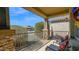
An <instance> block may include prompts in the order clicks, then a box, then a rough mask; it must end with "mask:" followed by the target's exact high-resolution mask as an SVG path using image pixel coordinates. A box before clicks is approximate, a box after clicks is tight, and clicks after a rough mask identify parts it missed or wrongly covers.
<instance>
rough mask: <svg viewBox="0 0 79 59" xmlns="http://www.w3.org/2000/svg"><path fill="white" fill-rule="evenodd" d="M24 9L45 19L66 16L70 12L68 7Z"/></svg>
mask: <svg viewBox="0 0 79 59" xmlns="http://www.w3.org/2000/svg"><path fill="white" fill-rule="evenodd" d="M24 9H27V10H29V11H32V12H34V13H36V14H37V15H40V16H42V17H44V18H50V17H52V16H56V15H60V14H66V13H68V12H69V8H68V7H24Z"/></svg>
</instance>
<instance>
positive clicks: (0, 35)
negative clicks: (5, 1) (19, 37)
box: [0, 7, 15, 51]
mask: <svg viewBox="0 0 79 59" xmlns="http://www.w3.org/2000/svg"><path fill="white" fill-rule="evenodd" d="M14 33H15V31H14V30H10V23H9V8H5V7H0V51H14V50H15V46H14V40H13V38H12V36H13V35H14Z"/></svg>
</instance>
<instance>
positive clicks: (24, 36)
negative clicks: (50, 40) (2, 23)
mask: <svg viewBox="0 0 79 59" xmlns="http://www.w3.org/2000/svg"><path fill="white" fill-rule="evenodd" d="M42 37H43V34H42V32H28V33H17V34H15V35H14V36H13V38H14V43H15V49H16V50H20V49H22V48H25V47H27V46H29V45H31V44H35V42H37V41H39V40H42Z"/></svg>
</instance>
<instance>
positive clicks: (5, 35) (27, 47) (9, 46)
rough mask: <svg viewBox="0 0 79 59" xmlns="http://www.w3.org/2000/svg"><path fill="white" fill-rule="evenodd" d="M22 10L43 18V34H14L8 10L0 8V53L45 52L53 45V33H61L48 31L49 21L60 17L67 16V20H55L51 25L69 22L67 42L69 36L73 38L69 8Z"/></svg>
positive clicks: (59, 33) (29, 8) (30, 8)
mask: <svg viewBox="0 0 79 59" xmlns="http://www.w3.org/2000/svg"><path fill="white" fill-rule="evenodd" d="M23 8H24V9H26V10H29V11H32V12H34V13H36V14H37V15H39V16H41V17H43V18H44V20H45V23H44V29H43V32H42V33H40V32H38V33H35V32H31V33H28V32H25V33H18V34H16V33H15V32H16V31H15V30H11V29H10V19H9V16H10V15H9V9H8V8H2V7H1V8H0V9H2V10H4V11H2V12H1V15H0V17H1V19H0V21H1V22H2V23H0V26H1V28H0V29H1V30H0V50H2V51H15V50H16V51H45V48H46V47H47V46H48V45H50V44H51V43H52V44H53V42H54V41H55V38H53V37H54V35H55V36H56V34H54V32H56V33H57V34H58V35H61V33H62V32H63V31H62V32H61V31H60V32H57V31H52V30H50V28H51V26H50V22H49V19H50V18H52V17H58V16H61V15H62V16H66V14H69V19H66V18H65V19H63V20H56V21H53V23H57V22H69V23H70V27H69V32H68V34H67V35H68V38H69V40H70V38H71V36H73V34H74V32H73V31H74V26H73V25H74V22H72V19H73V18H72V12H71V8H67V7H57V8H55V7H23ZM3 16H4V17H3ZM2 17H3V18H2ZM4 18H5V19H4ZM2 20H4V21H2ZM71 24H73V25H71ZM65 32H66V31H65ZM37 34H39V35H37ZM28 39H30V40H31V39H34V41H32V42H31V41H27V40H28ZM48 39H49V40H48ZM51 39H52V40H51ZM22 40H23V41H22ZM29 43H30V44H29ZM33 43H34V44H33Z"/></svg>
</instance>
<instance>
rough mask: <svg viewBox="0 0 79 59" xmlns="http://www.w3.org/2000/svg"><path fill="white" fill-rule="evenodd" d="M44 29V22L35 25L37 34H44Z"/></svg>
mask: <svg viewBox="0 0 79 59" xmlns="http://www.w3.org/2000/svg"><path fill="white" fill-rule="evenodd" d="M43 28H44V22H38V23H36V25H35V31H36V32H42V30H43Z"/></svg>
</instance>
